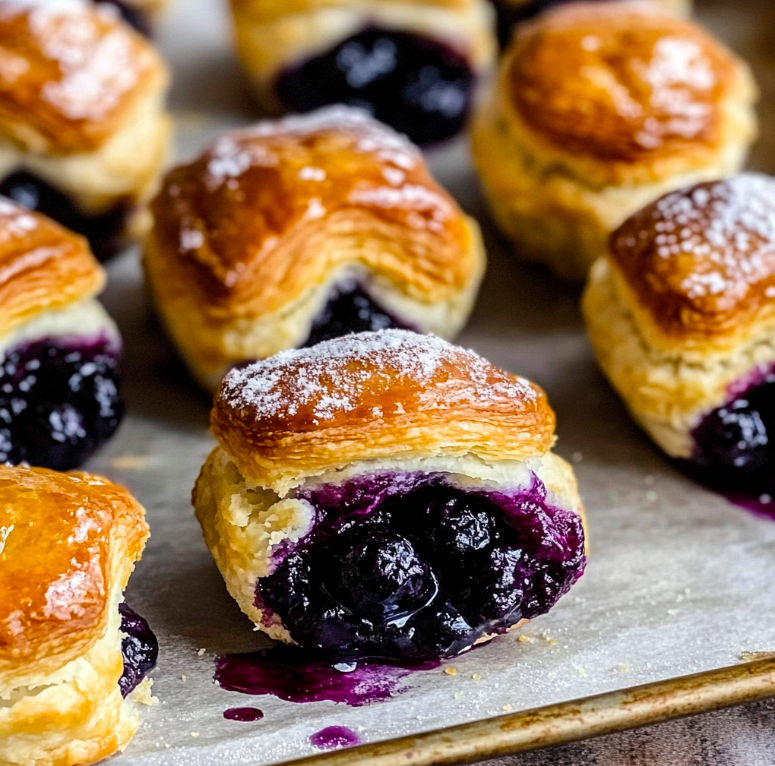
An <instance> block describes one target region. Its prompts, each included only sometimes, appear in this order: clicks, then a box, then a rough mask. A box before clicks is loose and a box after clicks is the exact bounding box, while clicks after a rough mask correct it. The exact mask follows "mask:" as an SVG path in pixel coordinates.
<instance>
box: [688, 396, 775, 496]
mask: <svg viewBox="0 0 775 766" xmlns="http://www.w3.org/2000/svg"><path fill="white" fill-rule="evenodd" d="M774 397H775V383H772V382H765V383H763V384H761V385H758V386H755V387H754V388H753V389H751V390H750V391H749V392H748V393H747V394H746V395H745V396H744V397H741V398H739V399H736V400H734V401H732V402H730V403H729V404H726V405H725V406H723V407H720V408H718V409H716V410H714V411H712V412H711V413H710V414H708V415H707V416H706V417H705V418H704V419H703V421H702V422H701V423H700V425H699V426H698V427H697V429H695V431H694V441H695V445H696V448H695V451H694V456H693V461H694V464H695V466H696V468H697V470H698V471H699V473H700V478H701V479H704V480H705V481H707V482H708V483H709V484H712V485H714V486H719V487H723V488H725V489H739V490H745V491H751V492H754V493H757V492H768V491H771V490H772V489H773V488H775V452H774V447H775V444H774V443H773V441H772V440H773V435H774V434H775V399H774Z"/></svg>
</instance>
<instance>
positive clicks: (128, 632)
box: [118, 603, 159, 697]
mask: <svg viewBox="0 0 775 766" xmlns="http://www.w3.org/2000/svg"><path fill="white" fill-rule="evenodd" d="M118 609H119V612H120V614H121V633H122V634H123V638H122V639H121V655H122V657H123V659H124V672H123V674H122V675H121V678H120V679H119V682H118V685H119V687H120V688H121V694H122V695H123V696H124V697H127V696H129V694H131V693H132V692H133V691H134V690H135V689H136V688H137V687H138V686H139V685H140V684H141V683H142V681H143V680H144V679H145V678H146V676H147V675H148V674H149V673H150V672H151V671H152V670H153V669H154V668H155V667H156V661H157V660H158V658H159V642H158V640H157V639H156V636H155V634H154V632H153V631H152V630H151V627H150V626H149V625H148V622H147V620H145V619H144V618H143V617H140V615H139V614H137V612H135V611H134V610H133V609H131V608H130V607H129V606H127V605H126V604H124V603H122V604H119V607H118Z"/></svg>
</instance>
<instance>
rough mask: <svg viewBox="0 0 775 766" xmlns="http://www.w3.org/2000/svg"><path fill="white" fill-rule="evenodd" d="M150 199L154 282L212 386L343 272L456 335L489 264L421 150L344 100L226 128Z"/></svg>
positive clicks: (175, 329) (418, 321) (320, 299)
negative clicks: (335, 104) (306, 112)
mask: <svg viewBox="0 0 775 766" xmlns="http://www.w3.org/2000/svg"><path fill="white" fill-rule="evenodd" d="M152 210H153V215H154V219H155V223H154V228H153V231H152V233H151V236H150V239H149V242H148V245H147V251H146V271H147V274H148V278H149V282H150V286H151V289H152V291H153V292H154V294H155V296H156V302H157V306H158V308H159V311H160V313H161V314H162V317H163V318H164V320H165V322H166V324H167V327H168V329H169V330H170V332H171V335H172V336H173V338H174V339H175V340H176V341H177V342H178V344H179V346H180V347H181V349H182V351H183V354H184V356H185V357H186V358H187V360H188V362H189V364H190V366H191V367H192V369H193V371H194V372H195V374H197V376H198V377H199V378H200V379H202V380H203V381H204V382H205V383H206V384H207V383H208V378H210V379H211V378H212V377H213V376H214V375H216V374H217V375H218V377H217V380H216V382H215V385H214V386H213V387H216V386H217V383H218V382H220V379H221V377H222V375H223V374H224V373H225V372H226V371H227V370H228V369H229V368H230V367H231V366H233V365H234V364H236V363H240V362H243V361H245V360H246V359H247V360H253V359H261V358H266V357H268V356H271V355H272V354H274V353H277V352H278V351H281V350H284V349H286V348H289V347H293V346H299V345H302V344H303V343H304V342H305V341H306V339H307V337H308V336H309V331H310V327H311V324H312V321H313V319H314V318H315V315H316V314H317V313H319V312H320V310H321V309H322V308H323V304H324V303H325V300H326V299H327V297H328V295H329V294H330V292H331V290H332V289H333V288H335V287H336V285H337V284H339V283H341V282H342V281H344V280H345V278H346V277H348V276H349V277H350V278H356V279H365V280H366V281H367V282H368V285H367V288H369V286H371V287H372V288H373V289H371V290H370V292H372V293H375V292H376V291H377V290H379V292H380V295H379V296H377V297H376V300H377V302H380V303H381V307H382V308H384V309H387V310H389V311H391V312H392V313H394V314H396V315H398V318H399V319H402V320H404V321H405V322H406V323H408V324H410V325H411V326H414V327H417V329H419V330H422V331H425V332H435V333H437V334H441V335H445V336H451V335H454V334H455V333H457V331H458V330H459V329H460V328H461V326H462V324H463V323H464V322H465V320H466V319H467V317H468V314H469V313H470V310H471V308H472V305H473V301H474V298H475V295H476V292H477V290H478V287H479V284H480V281H481V277H482V274H483V271H484V265H485V254H484V248H483V245H482V242H481V237H480V233H479V229H478V226H477V225H476V223H475V222H474V221H473V220H472V219H470V218H468V217H467V216H465V215H464V214H463V213H462V212H461V210H460V208H459V207H458V205H457V204H456V203H455V201H454V200H453V199H452V198H451V197H450V196H449V195H448V194H447V193H446V192H445V191H444V190H443V189H442V188H441V187H440V186H439V185H438V184H437V183H436V182H435V181H434V180H433V179H432V178H431V176H430V175H429V173H428V171H427V169H426V167H425V163H424V162H423V159H422V156H421V154H420V153H419V151H418V150H417V149H416V148H415V147H414V146H413V145H412V144H411V143H409V142H408V141H407V140H406V139H404V138H403V137H401V136H399V135H398V134H397V133H394V132H393V131H392V130H390V129H389V128H387V127H385V126H383V125H381V124H380V123H378V122H376V121H375V120H373V119H372V118H371V117H369V116H368V115H367V114H366V113H365V112H361V111H358V110H354V109H348V108H345V107H332V108H328V109H323V110H320V111H318V112H315V113H312V114H310V115H306V116H303V117H291V118H286V119H284V120H279V121H276V122H265V123H261V124H259V125H257V126H256V127H254V128H250V129H248V130H244V131H240V132H236V133H232V134H228V135H226V136H224V137H223V138H221V139H220V140H219V141H217V142H216V143H215V144H213V145H212V146H211V147H210V148H209V149H208V150H207V151H206V152H205V153H204V154H203V155H202V156H201V157H199V158H198V159H196V160H195V161H194V162H193V163H191V164H189V165H183V166H181V167H178V168H176V169H174V170H173V171H171V172H170V173H169V174H168V175H167V177H166V179H165V181H164V184H163V188H162V190H161V192H160V193H159V195H158V196H157V198H156V200H155V201H154V202H153V205H152ZM383 294H384V299H385V302H384V303H383V302H382V301H381V296H382V295H383ZM302 304H303V305H302ZM297 309H298V311H297ZM415 314H416V316H415ZM289 317H290V318H289ZM248 324H250V326H248ZM261 328H267V329H266V330H264V329H261ZM235 335H240V336H243V337H242V338H240V339H238V340H237V341H235V340H234V336H235ZM250 335H252V336H253V337H255V338H259V336H260V339H258V340H255V341H252V342H251V341H249V340H245V339H244V336H250Z"/></svg>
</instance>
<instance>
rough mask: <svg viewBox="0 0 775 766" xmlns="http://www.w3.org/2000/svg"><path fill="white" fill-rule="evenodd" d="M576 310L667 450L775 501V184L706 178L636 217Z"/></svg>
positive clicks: (714, 478) (709, 476) (697, 471)
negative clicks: (578, 309) (584, 320)
mask: <svg viewBox="0 0 775 766" xmlns="http://www.w3.org/2000/svg"><path fill="white" fill-rule="evenodd" d="M583 309H584V316H585V319H586V322H587V328H588V330H589V336H590V339H591V341H592V345H593V347H594V349H595V352H596V354H597V357H598V359H599V361H600V365H601V367H602V368H603V371H604V372H605V373H606V375H607V376H608V378H609V380H610V381H611V383H612V384H613V386H614V388H615V389H616V390H617V391H618V392H619V394H620V395H621V396H622V398H623V399H624V401H625V403H626V404H627V406H628V407H629V409H630V411H631V412H632V414H633V416H634V417H635V419H636V420H637V421H638V422H639V423H640V424H641V425H642V426H643V428H644V429H645V430H646V432H647V433H648V434H649V435H650V436H651V438H652V439H654V441H655V442H656V443H657V444H658V445H659V446H660V447H661V448H662V449H663V450H664V451H665V452H666V453H667V454H668V455H669V456H670V457H672V458H677V459H679V460H681V461H683V466H684V467H685V468H686V469H687V470H688V472H689V473H691V474H692V475H694V476H696V477H698V478H699V479H701V480H702V481H704V482H705V483H707V484H710V485H713V486H716V487H721V488H723V489H726V490H737V491H741V492H746V493H748V494H750V495H753V496H755V497H758V496H761V495H767V496H768V497H769V498H772V497H775V179H773V178H769V177H767V176H762V175H758V174H745V175H740V176H736V177H734V178H730V179H728V180H725V181H717V182H710V183H702V184H699V185H697V186H694V187H689V188H687V189H683V190H681V191H678V192H673V193H672V194H669V195H667V196H666V197H663V198H662V199H660V200H658V201H657V202H655V203H653V204H651V205H649V206H648V207H646V208H645V209H644V210H642V211H640V212H639V213H636V214H635V215H634V216H633V217H632V218H630V219H629V220H628V221H626V222H625V223H624V224H623V225H622V226H621V228H619V229H618V230H617V231H616V232H615V233H614V234H613V236H612V237H611V241H610V246H609V248H608V252H607V253H606V254H604V255H603V257H601V258H600V260H599V261H598V262H597V263H596V264H595V266H594V268H593V269H592V273H591V276H590V280H589V284H588V286H587V289H586V293H585V295H584V301H583Z"/></svg>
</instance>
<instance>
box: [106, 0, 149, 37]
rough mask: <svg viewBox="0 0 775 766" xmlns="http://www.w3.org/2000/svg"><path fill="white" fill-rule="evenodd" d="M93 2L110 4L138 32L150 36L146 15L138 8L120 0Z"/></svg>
mask: <svg viewBox="0 0 775 766" xmlns="http://www.w3.org/2000/svg"><path fill="white" fill-rule="evenodd" d="M94 2H95V3H98V4H99V5H112V6H113V7H114V8H116V9H117V10H118V12H119V13H120V14H121V17H122V18H123V19H124V21H126V22H127V24H129V25H130V26H132V27H134V28H135V29H136V30H137V31H138V32H140V34H143V35H145V36H146V37H150V35H151V26H150V24H149V23H148V17H147V16H146V14H145V13H143V12H142V11H141V10H140V9H139V8H134V7H133V6H131V5H129V4H128V3H125V2H122V0H94Z"/></svg>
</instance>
